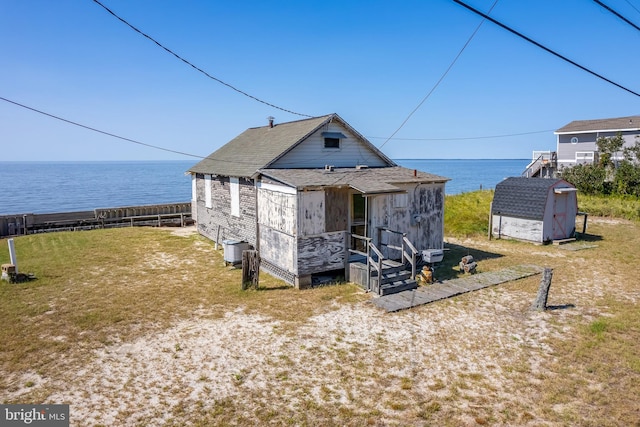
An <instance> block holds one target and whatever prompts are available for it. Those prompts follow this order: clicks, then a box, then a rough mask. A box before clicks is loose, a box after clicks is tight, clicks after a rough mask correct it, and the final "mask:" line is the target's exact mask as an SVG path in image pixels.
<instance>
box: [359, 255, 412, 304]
mask: <svg viewBox="0 0 640 427" xmlns="http://www.w3.org/2000/svg"><path fill="white" fill-rule="evenodd" d="M350 271H351V281H352V282H354V283H357V284H358V285H360V286H361V287H362V288H363V289H364V290H366V291H370V292H373V293H375V294H377V295H390V294H394V293H398V292H402V291H408V290H411V289H416V288H417V287H418V284H417V283H416V281H415V280H414V279H412V278H411V271H408V270H406V269H405V267H404V265H402V264H400V263H398V262H395V261H391V260H385V261H384V263H383V274H382V278H380V279H379V278H378V272H377V271H374V272H373V273H372V276H371V279H370V281H369V289H367V264H366V263H363V262H354V263H351V265H350Z"/></svg>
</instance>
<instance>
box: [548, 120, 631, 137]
mask: <svg viewBox="0 0 640 427" xmlns="http://www.w3.org/2000/svg"><path fill="white" fill-rule="evenodd" d="M598 130H606V131H619V130H640V116H627V117H616V118H613V119H598V120H574V121H573V122H571V123H569V124H568V125H565V126H563V127H561V128H560V129H558V130H557V131H555V133H556V134H563V133H576V132H589V131H598Z"/></svg>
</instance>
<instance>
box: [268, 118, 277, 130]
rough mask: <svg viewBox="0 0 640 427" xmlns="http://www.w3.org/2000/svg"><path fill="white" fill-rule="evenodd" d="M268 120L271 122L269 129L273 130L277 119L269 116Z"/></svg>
mask: <svg viewBox="0 0 640 427" xmlns="http://www.w3.org/2000/svg"><path fill="white" fill-rule="evenodd" d="M267 120H269V129H271V128H273V121H274V120H275V117H273V116H269V117H267Z"/></svg>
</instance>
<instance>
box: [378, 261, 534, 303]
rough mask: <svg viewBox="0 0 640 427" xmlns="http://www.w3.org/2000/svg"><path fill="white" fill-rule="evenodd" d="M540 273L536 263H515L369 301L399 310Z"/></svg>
mask: <svg viewBox="0 0 640 427" xmlns="http://www.w3.org/2000/svg"><path fill="white" fill-rule="evenodd" d="M541 272H542V267H538V266H536V265H517V266H514V267H511V268H505V269H504V270H499V271H492V272H487V273H478V274H474V275H471V276H465V277H461V278H459V279H453V280H447V281H446V282H442V283H435V284H433V285H429V286H422V287H419V288H418V289H414V290H411V291H403V292H398V293H397V294H391V295H385V296H381V297H379V298H375V299H373V300H371V302H372V303H373V304H374V305H376V306H377V307H380V308H382V309H383V310H385V311H387V312H393V311H399V310H404V309H407V308H411V307H415V306H418V305H424V304H429V303H432V302H435V301H439V300H442V299H446V298H451V297H453V296H456V295H460V294H463V293H467V292H472V291H476V290H479V289H483V288H487V287H489V286H494V285H499V284H501V283H506V282H510V281H513V280H518V279H523V278H525V277H529V276H533V275H535V274H540V273H541Z"/></svg>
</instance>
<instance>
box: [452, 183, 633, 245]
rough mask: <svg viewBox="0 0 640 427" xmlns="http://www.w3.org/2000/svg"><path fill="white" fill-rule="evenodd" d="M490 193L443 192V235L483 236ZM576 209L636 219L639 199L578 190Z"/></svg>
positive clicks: (489, 203) (491, 196)
mask: <svg viewBox="0 0 640 427" xmlns="http://www.w3.org/2000/svg"><path fill="white" fill-rule="evenodd" d="M493 193H494V192H493V190H484V191H472V192H468V193H462V194H456V195H451V196H446V197H445V211H444V232H445V235H447V236H455V237H469V236H486V235H487V234H488V232H489V210H490V208H491V201H492V200H493ZM578 210H580V211H582V212H587V213H588V214H589V215H592V216H602V217H611V218H620V219H628V220H633V221H640V200H639V199H638V198H636V197H622V196H587V195H583V194H578Z"/></svg>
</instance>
